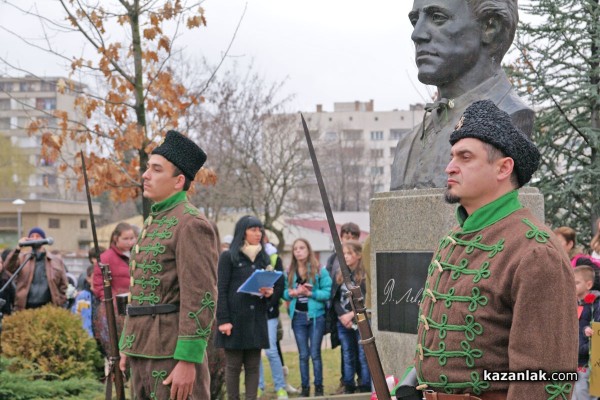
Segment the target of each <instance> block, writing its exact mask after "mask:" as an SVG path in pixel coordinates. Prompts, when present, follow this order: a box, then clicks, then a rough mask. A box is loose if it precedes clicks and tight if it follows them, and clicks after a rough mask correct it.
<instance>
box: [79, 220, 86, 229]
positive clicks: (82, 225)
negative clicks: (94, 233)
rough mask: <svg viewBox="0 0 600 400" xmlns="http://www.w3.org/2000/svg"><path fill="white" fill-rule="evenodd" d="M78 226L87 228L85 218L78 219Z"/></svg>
mask: <svg viewBox="0 0 600 400" xmlns="http://www.w3.org/2000/svg"><path fill="white" fill-rule="evenodd" d="M79 228H81V229H87V219H80V220H79Z"/></svg>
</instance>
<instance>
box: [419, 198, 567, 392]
mask: <svg viewBox="0 0 600 400" xmlns="http://www.w3.org/2000/svg"><path fill="white" fill-rule="evenodd" d="M459 215H460V211H459ZM463 219H464V218H463ZM459 220H461V217H460V216H459ZM462 222H463V223H461V225H462V226H461V227H457V228H455V229H453V230H452V231H451V232H450V233H449V234H448V235H447V236H445V237H444V238H442V240H441V241H440V244H439V246H438V249H437V252H436V254H435V255H434V258H433V260H432V262H431V264H430V266H429V270H428V273H429V274H428V279H427V282H426V285H425V292H424V295H423V301H422V303H421V306H420V312H419V315H420V321H419V329H418V344H417V350H416V357H415V366H416V369H417V376H418V380H419V384H420V385H427V389H430V390H434V391H436V392H447V393H472V394H475V395H480V394H481V393H483V392H486V391H497V390H508V397H507V398H508V399H513V400H516V399H524V398H527V399H529V400H538V399H539V400H541V399H549V398H555V397H553V396H554V395H556V394H557V393H559V394H561V393H562V394H564V395H565V397H562V396H560V395H559V396H557V397H556V398H570V394H569V391H570V389H571V386H570V384H571V383H572V382H571V383H567V382H558V381H554V382H493V381H485V380H484V370H487V371H489V372H494V371H498V372H499V371H513V372H517V371H525V370H533V371H536V372H537V371H538V370H539V369H541V370H543V371H546V372H548V373H551V372H556V371H568V372H572V371H575V370H576V368H577V345H578V343H577V337H578V336H577V334H578V333H577V332H578V327H577V311H576V296H575V284H574V280H573V273H572V268H571V267H570V265H569V261H568V259H567V257H566V254H565V253H564V250H562V248H561V246H560V244H559V243H558V242H557V241H556V238H555V237H554V235H553V234H552V232H551V231H550V229H548V228H547V227H545V226H544V225H543V224H542V223H541V222H539V221H538V220H537V219H536V218H535V217H534V216H533V215H532V214H531V212H530V211H529V210H527V209H523V208H521V205H520V203H519V201H518V199H517V193H516V192H511V193H509V194H507V195H505V196H503V197H501V198H500V199H498V200H496V201H495V202H493V203H491V204H488V205H487V206H485V207H483V208H481V209H479V210H477V211H476V212H475V213H473V215H471V216H469V217H468V218H467V219H466V220H464V221H462Z"/></svg>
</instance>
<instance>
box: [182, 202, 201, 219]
mask: <svg viewBox="0 0 600 400" xmlns="http://www.w3.org/2000/svg"><path fill="white" fill-rule="evenodd" d="M184 207H185V210H184V211H183V213H184V214H190V215H193V216H194V217H195V216H197V215H200V211H198V210H197V209H196V208H195V207H192V206H191V205H189V204H185V205H184Z"/></svg>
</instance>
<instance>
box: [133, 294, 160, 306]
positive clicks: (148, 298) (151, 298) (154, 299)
mask: <svg viewBox="0 0 600 400" xmlns="http://www.w3.org/2000/svg"><path fill="white" fill-rule="evenodd" d="M131 299H132V300H137V301H138V302H139V303H140V305H142V304H144V302H145V301H147V302H148V303H150V304H157V303H158V302H160V297H158V296H157V295H156V293H154V292H150V293H148V295H144V292H140V294H139V295H137V296H131Z"/></svg>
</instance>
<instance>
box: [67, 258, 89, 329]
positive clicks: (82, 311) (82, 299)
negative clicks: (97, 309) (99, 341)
mask: <svg viewBox="0 0 600 400" xmlns="http://www.w3.org/2000/svg"><path fill="white" fill-rule="evenodd" d="M93 273H94V266H93V265H90V266H89V267H88V268H87V271H86V278H85V279H86V281H87V283H88V284H87V285H85V286H84V289H83V290H81V291H80V292H79V293H78V294H77V297H75V302H74V303H73V306H72V307H71V312H72V313H73V314H77V315H80V316H81V323H82V324H83V329H85V330H86V332H87V333H88V334H89V335H90V337H94V332H93V331H92V292H91V291H90V288H91V286H92V275H93Z"/></svg>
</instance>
